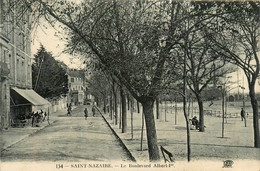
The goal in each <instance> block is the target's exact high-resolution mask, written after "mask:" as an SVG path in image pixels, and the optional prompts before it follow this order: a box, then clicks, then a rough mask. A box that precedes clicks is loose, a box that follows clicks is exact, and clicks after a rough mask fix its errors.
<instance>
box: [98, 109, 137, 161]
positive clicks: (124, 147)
mask: <svg viewBox="0 0 260 171" xmlns="http://www.w3.org/2000/svg"><path fill="white" fill-rule="evenodd" d="M96 108H97V107H96ZM97 110H98V112H99V113H100V114H101V116H102V118H103V119H104V121H105V122H106V124H107V125H108V127H109V128H110V130H111V131H112V132H113V134H114V136H115V137H116V139H117V140H118V141H119V143H120V145H121V146H122V147H123V149H124V150H125V151H126V152H127V155H128V156H129V158H130V160H131V161H133V162H136V159H135V158H134V156H133V155H132V153H131V152H130V151H129V149H128V148H127V147H126V145H125V144H124V142H123V141H122V140H121V138H120V137H119V136H118V135H117V133H116V132H115V130H114V129H113V128H112V127H111V125H110V124H109V123H108V121H107V120H106V118H105V117H104V115H103V114H102V113H101V112H100V110H99V109H98V108H97Z"/></svg>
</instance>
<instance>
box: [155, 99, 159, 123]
mask: <svg viewBox="0 0 260 171" xmlns="http://www.w3.org/2000/svg"><path fill="white" fill-rule="evenodd" d="M155 102H156V119H160V109H159V98H156V101H155Z"/></svg>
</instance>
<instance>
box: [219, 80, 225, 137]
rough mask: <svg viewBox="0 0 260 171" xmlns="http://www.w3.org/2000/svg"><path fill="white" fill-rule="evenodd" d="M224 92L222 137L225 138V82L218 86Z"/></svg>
mask: <svg viewBox="0 0 260 171" xmlns="http://www.w3.org/2000/svg"><path fill="white" fill-rule="evenodd" d="M218 88H220V89H221V93H222V138H224V119H225V84H224V88H223V86H218Z"/></svg>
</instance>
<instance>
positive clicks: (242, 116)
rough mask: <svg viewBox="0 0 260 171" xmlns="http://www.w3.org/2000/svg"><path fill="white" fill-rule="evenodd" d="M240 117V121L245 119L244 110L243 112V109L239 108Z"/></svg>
mask: <svg viewBox="0 0 260 171" xmlns="http://www.w3.org/2000/svg"><path fill="white" fill-rule="evenodd" d="M240 115H241V120H242V121H243V120H244V119H245V110H244V108H241V112H240Z"/></svg>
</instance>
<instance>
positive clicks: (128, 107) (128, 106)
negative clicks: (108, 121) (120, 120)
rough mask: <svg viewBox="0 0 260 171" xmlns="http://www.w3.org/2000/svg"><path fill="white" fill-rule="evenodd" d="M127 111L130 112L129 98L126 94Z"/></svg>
mask: <svg viewBox="0 0 260 171" xmlns="http://www.w3.org/2000/svg"><path fill="white" fill-rule="evenodd" d="M126 97H127V110H130V103H131V102H130V98H129V94H128V93H127V96H126Z"/></svg>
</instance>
